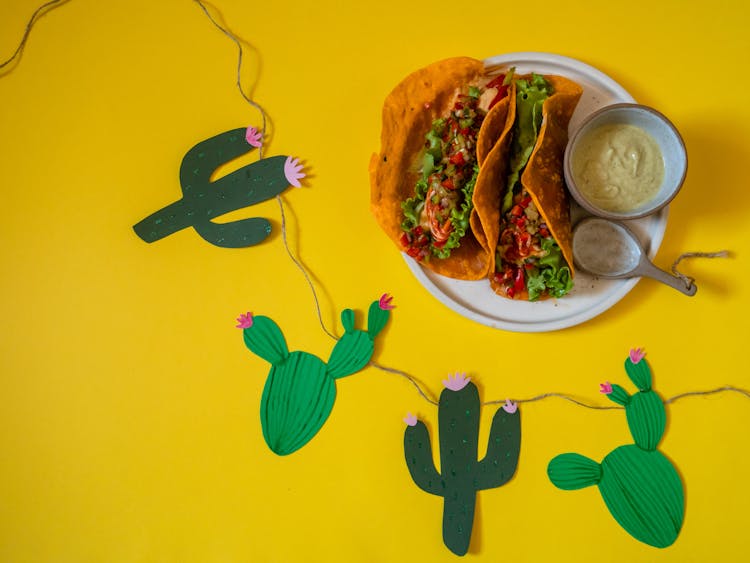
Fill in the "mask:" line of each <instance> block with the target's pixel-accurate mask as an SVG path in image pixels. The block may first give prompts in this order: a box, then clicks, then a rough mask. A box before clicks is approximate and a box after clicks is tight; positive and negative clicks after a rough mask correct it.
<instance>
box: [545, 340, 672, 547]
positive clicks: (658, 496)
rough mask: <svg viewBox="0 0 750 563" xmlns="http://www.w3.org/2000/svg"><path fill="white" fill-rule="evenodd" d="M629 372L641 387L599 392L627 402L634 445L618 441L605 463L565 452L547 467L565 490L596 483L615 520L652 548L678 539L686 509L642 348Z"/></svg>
mask: <svg viewBox="0 0 750 563" xmlns="http://www.w3.org/2000/svg"><path fill="white" fill-rule="evenodd" d="M625 371H626V372H627V374H628V376H629V377H630V380H631V381H632V382H633V383H634V384H635V386H636V387H637V388H638V389H639V391H638V392H637V393H635V394H634V395H629V394H628V392H627V391H625V389H623V388H622V387H620V386H619V385H611V384H609V383H604V384H602V385H601V391H602V392H603V393H605V394H606V395H607V396H608V397H609V399H610V400H611V401H614V402H615V403H617V404H618V405H622V406H623V407H625V414H626V417H627V421H628V427H629V428H630V433H631V434H632V436H633V440H634V441H635V443H634V444H629V445H626V446H620V447H619V448H616V449H615V450H614V451H612V452H611V453H610V454H608V455H607V456H606V457H605V458H604V459H603V460H602V463H601V464H598V463H596V462H595V461H594V460H592V459H589V458H587V457H585V456H582V455H580V454H575V453H566V454H562V455H559V456H557V457H555V458H554V459H553V460H552V461H551V462H550V463H549V466H548V468H547V473H548V475H549V478H550V480H551V481H552V483H553V484H554V485H555V486H556V487H558V488H560V489H564V490H575V489H581V488H584V487H588V486H591V485H597V486H598V487H599V491H600V492H601V495H602V498H603V499H604V503H605V504H606V505H607V508H608V509H609V511H610V512H611V513H612V516H614V518H615V520H617V522H618V523H619V524H620V525H621V526H622V527H623V528H624V529H625V530H626V531H627V532H628V533H629V534H630V535H632V536H633V537H634V538H636V539H637V540H639V541H642V542H644V543H646V544H648V545H651V546H654V547H667V546H670V545H672V544H673V543H674V541H675V540H676V539H677V536H678V534H679V533H680V529H681V528H682V520H683V515H684V510H685V499H684V495H683V487H682V481H681V480H680V476H679V474H678V473H677V470H676V469H675V468H674V466H673V465H672V463H671V462H670V461H669V460H668V459H667V458H666V457H665V456H664V455H663V454H662V453H661V452H659V451H658V450H657V449H656V446H657V445H658V444H659V442H660V441H661V438H662V435H663V434H664V428H665V425H666V414H665V410H664V403H663V402H662V400H661V398H659V396H658V395H657V394H656V393H655V392H654V391H653V390H652V389H651V370H650V369H649V366H648V364H647V363H646V361H645V360H644V359H643V352H642V351H641V350H631V352H630V356H629V357H628V358H627V359H626V360H625Z"/></svg>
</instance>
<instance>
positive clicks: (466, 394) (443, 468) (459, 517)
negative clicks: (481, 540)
mask: <svg viewBox="0 0 750 563" xmlns="http://www.w3.org/2000/svg"><path fill="white" fill-rule="evenodd" d="M443 383H444V384H445V385H446V388H445V389H443V392H442V393H441V394H440V400H439V403H438V430H439V433H440V473H438V471H437V469H436V468H435V463H434V461H433V457H432V447H431V445H430V435H429V432H428V430H427V427H426V426H425V425H424V423H423V422H421V421H419V420H417V419H416V417H414V416H413V415H409V416H408V417H407V418H406V419H405V422H406V423H407V428H406V431H405V433H404V454H405V456H406V465H407V467H408V468H409V473H411V476H412V479H414V482H415V483H416V484H417V486H418V487H419V488H420V489H422V490H424V491H426V492H428V493H430V494H433V495H437V496H441V497H443V499H444V500H443V542H444V543H445V545H446V547H448V549H450V550H451V551H452V552H453V553H455V554H456V555H464V554H466V552H467V551H468V550H469V543H470V541H471V530H472V527H473V525H474V507H475V504H476V495H477V491H481V490H484V489H492V488H495V487H500V486H502V485H504V484H505V483H507V482H508V481H509V480H510V478H511V477H512V476H513V474H514V473H515V470H516V465H517V464H518V454H519V451H520V447H521V415H520V413H518V412H517V405H516V404H514V403H511V402H510V401H507V402H506V404H505V405H504V406H503V407H502V408H500V409H498V411H497V412H496V413H495V416H494V418H493V419H492V426H491V428H490V437H489V443H488V445H487V454H486V455H485V457H484V459H482V460H481V461H477V453H478V452H477V450H478V445H479V409H480V402H479V392H478V391H477V388H476V386H475V385H474V384H473V383H471V382H470V381H469V380H468V379H467V378H465V376H463V375H461V374H456V377H455V378H450V379H448V380H447V381H444V382H443Z"/></svg>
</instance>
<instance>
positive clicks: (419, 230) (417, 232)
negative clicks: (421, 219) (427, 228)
mask: <svg viewBox="0 0 750 563" xmlns="http://www.w3.org/2000/svg"><path fill="white" fill-rule="evenodd" d="M422 233H424V229H423V228H422V225H417V226H416V227H414V234H415V235H417V236H419V235H421V234H422Z"/></svg>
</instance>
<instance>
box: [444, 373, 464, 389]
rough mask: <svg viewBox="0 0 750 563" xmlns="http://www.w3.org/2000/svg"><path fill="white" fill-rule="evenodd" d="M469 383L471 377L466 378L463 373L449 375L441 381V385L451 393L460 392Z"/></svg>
mask: <svg viewBox="0 0 750 563" xmlns="http://www.w3.org/2000/svg"><path fill="white" fill-rule="evenodd" d="M469 381H471V377H466V374H465V373H456V374H454V375H449V376H448V379H443V385H445V388H446V389H450V390H451V391H460V390H461V389H463V388H464V387H466V386H467V385H468V384H469Z"/></svg>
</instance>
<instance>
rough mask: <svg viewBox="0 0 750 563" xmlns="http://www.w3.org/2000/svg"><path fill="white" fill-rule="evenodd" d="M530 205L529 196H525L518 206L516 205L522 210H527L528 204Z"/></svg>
mask: <svg viewBox="0 0 750 563" xmlns="http://www.w3.org/2000/svg"><path fill="white" fill-rule="evenodd" d="M530 203H531V196H528V195H527V196H526V197H525V198H523V199H522V200H521V201H520V202H519V204H518V205H520V206H521V207H523V208H524V209H526V208H527V207H528V206H529V204H530Z"/></svg>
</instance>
